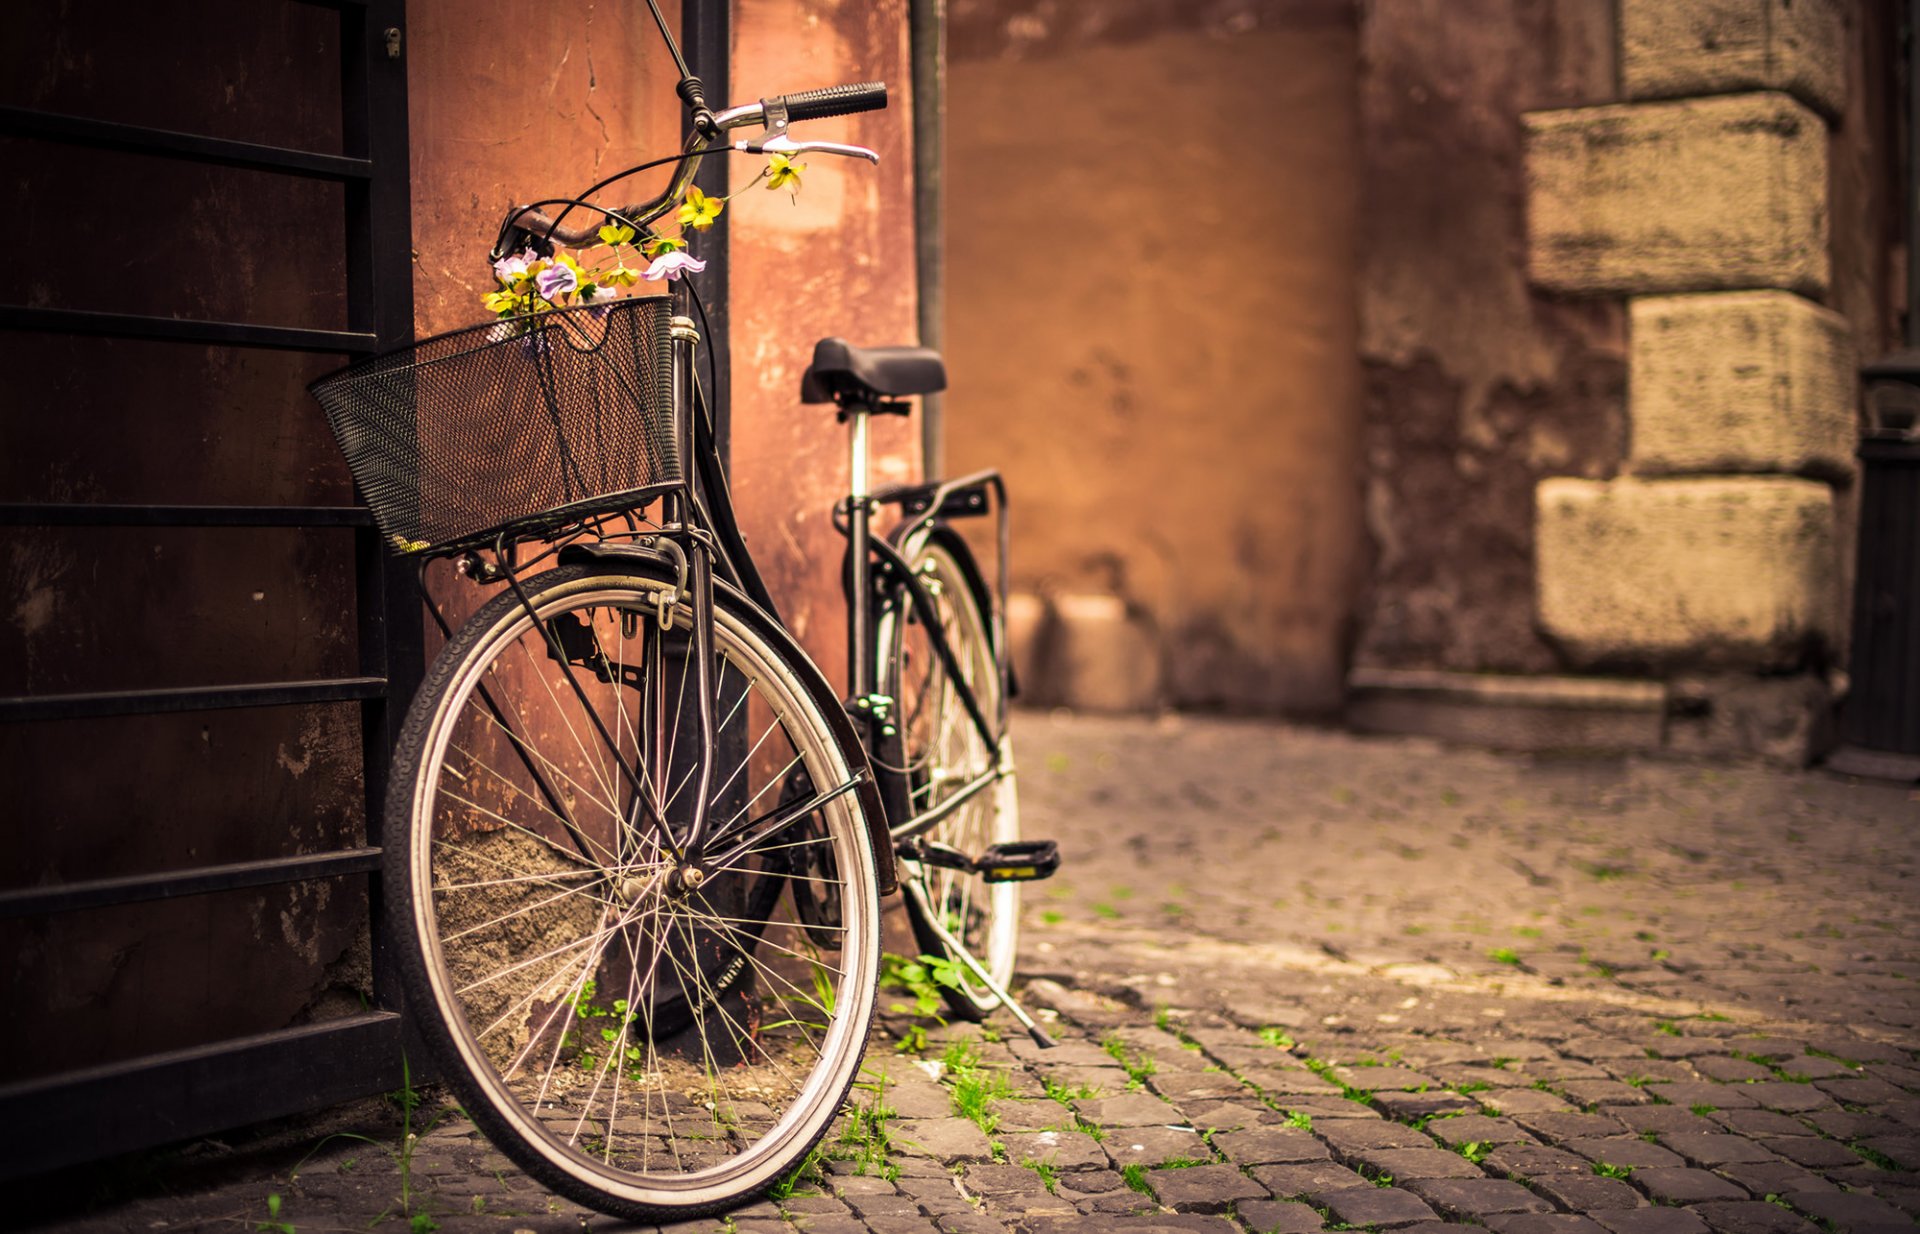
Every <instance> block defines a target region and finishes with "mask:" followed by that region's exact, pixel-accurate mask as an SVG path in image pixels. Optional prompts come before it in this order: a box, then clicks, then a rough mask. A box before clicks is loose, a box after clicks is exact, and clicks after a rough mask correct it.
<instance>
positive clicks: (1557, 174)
mask: <svg viewBox="0 0 1920 1234" xmlns="http://www.w3.org/2000/svg"><path fill="white" fill-rule="evenodd" d="M1525 123H1526V130H1527V131H1526V159H1527V189H1528V216H1529V223H1528V235H1529V239H1530V245H1531V253H1530V261H1531V268H1532V274H1533V278H1534V280H1535V281H1536V282H1538V283H1540V284H1542V285H1543V286H1546V287H1549V288H1552V289H1554V290H1556V291H1563V292H1569V293H1573V294H1583V295H1606V294H1620V293H1624V294H1628V295H1650V294H1657V293H1662V292H1680V291H1730V290H1735V289H1741V288H1759V287H1773V288H1782V289H1785V290H1789V291H1798V292H1801V293H1803V294H1807V295H1816V296H1817V295H1819V294H1821V293H1822V292H1824V291H1825V290H1826V287H1827V281H1828V278H1829V276H1830V271H1831V267H1830V262H1829V259H1828V254H1827V128H1826V125H1825V123H1824V122H1822V120H1821V119H1820V117H1819V116H1817V115H1815V114H1814V113H1813V112H1811V111H1809V110H1808V109H1807V108H1806V107H1805V106H1804V105H1803V104H1801V103H1798V102H1795V101H1794V100H1793V99H1792V98H1790V97H1788V96H1787V95H1784V94H1777V93H1772V92H1767V93H1759V94H1740V95H1729V96H1726V97H1724V98H1708V99H1690V100H1687V101H1685V102H1675V103H1623V104H1615V105H1611V106H1605V107H1583V108H1578V109H1574V110H1569V111H1549V112H1535V113H1533V114H1531V115H1528V116H1527V117H1525Z"/></svg>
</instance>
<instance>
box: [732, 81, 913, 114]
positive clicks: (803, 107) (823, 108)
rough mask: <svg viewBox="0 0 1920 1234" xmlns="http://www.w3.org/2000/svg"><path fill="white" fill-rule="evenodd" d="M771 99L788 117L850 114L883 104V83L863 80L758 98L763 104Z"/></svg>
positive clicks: (885, 85) (881, 107) (885, 101)
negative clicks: (785, 111)
mask: <svg viewBox="0 0 1920 1234" xmlns="http://www.w3.org/2000/svg"><path fill="white" fill-rule="evenodd" d="M775 101H778V102H780V103H783V104H785V106H786V109H787V118H788V119H789V120H819V119H822V118H823V117H826V116H847V115H852V114H853V113H854V112H856V111H879V110H881V109H883V108H884V107H886V105H887V83H886V82H884V81H864V82H861V83H859V84H858V85H851V86H828V87H826V88H825V89H824V90H803V91H801V92H800V93H799V94H783V95H780V96H778V99H777V100H775V99H762V100H760V102H761V105H762V106H763V107H764V106H766V105H767V104H768V103H771V102H775Z"/></svg>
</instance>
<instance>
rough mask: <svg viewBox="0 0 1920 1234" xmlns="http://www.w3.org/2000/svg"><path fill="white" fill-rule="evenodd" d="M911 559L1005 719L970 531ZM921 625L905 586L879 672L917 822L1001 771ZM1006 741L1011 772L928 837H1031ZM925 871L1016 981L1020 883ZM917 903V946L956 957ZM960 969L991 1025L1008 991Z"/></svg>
mask: <svg viewBox="0 0 1920 1234" xmlns="http://www.w3.org/2000/svg"><path fill="white" fill-rule="evenodd" d="M908 560H909V564H910V565H911V566H912V568H913V570H914V572H915V573H916V574H917V575H918V576H919V577H920V579H921V580H922V582H923V584H924V585H925V586H926V588H927V591H928V593H929V594H930V596H931V598H932V599H933V602H934V607H935V608H936V610H937V611H938V612H939V614H940V620H941V626H942V628H943V629H944V630H945V631H946V637H947V644H948V646H949V647H950V648H951V649H952V651H953V656H954V660H955V662H956V663H957V664H958V665H959V667H960V670H961V672H962V674H963V676H964V677H965V679H966V680H967V681H968V682H969V684H971V685H972V687H973V690H974V694H975V700H976V701H977V702H978V703H979V706H980V711H981V713H982V714H983V715H984V716H985V717H986V718H987V720H988V722H989V724H992V725H998V724H999V717H1000V715H1001V707H1000V682H1001V678H1000V670H999V661H998V659H997V657H996V654H995V649H994V646H993V640H992V637H991V635H990V634H989V632H988V630H987V624H986V618H985V615H984V614H983V613H982V611H981V603H980V600H979V597H980V596H981V595H983V594H984V590H983V589H982V588H981V587H980V585H979V578H978V572H977V571H976V570H975V568H974V566H973V559H972V556H971V554H969V553H968V551H967V548H966V545H965V543H964V542H962V541H961V540H960V539H959V537H958V536H956V535H955V534H954V533H953V532H951V531H949V530H948V529H946V528H944V527H938V528H935V529H934V531H933V533H932V534H931V535H929V536H928V537H927V538H926V539H925V540H924V541H923V542H922V543H921V544H920V545H919V547H918V548H917V549H915V550H914V552H913V555H912V556H911V557H910V558H909V559H908ZM919 621H920V618H919V615H918V613H916V612H914V611H913V609H912V607H911V605H910V603H909V601H908V598H907V595H906V593H905V591H904V589H902V590H898V591H896V592H895V594H894V595H893V596H892V597H891V601H890V603H888V604H886V605H884V606H883V607H882V609H881V616H880V624H879V630H878V637H876V639H875V646H876V647H878V648H879V649H880V658H881V662H880V669H879V672H878V673H877V674H876V678H875V679H876V680H878V681H881V682H883V683H885V685H884V687H883V690H882V692H883V693H885V694H886V695H888V696H889V697H890V698H892V699H893V700H894V703H893V706H894V709H895V710H894V714H895V716H896V718H897V719H896V722H897V723H898V725H899V727H900V730H901V739H902V740H901V746H902V748H903V750H904V753H905V763H904V767H903V770H904V771H905V773H906V778H907V793H908V814H909V816H910V817H911V816H917V815H919V814H922V813H924V812H926V811H927V810H929V809H931V808H933V807H934V806H937V805H939V804H940V803H941V802H942V801H944V800H945V799H946V798H947V797H949V796H951V795H952V794H953V793H954V792H955V791H956V790H957V789H959V788H960V787H962V786H964V785H966V784H968V783H970V782H971V781H973V780H975V779H977V778H978V777H979V776H980V775H982V774H984V773H985V772H986V771H988V770H989V769H991V767H992V766H993V754H992V752H991V751H990V750H989V749H988V748H987V743H986V742H985V741H984V740H983V739H982V737H981V735H980V733H979V731H978V729H977V728H976V727H975V726H974V724H973V721H972V718H971V717H970V716H969V715H968V713H967V711H966V709H965V707H964V706H962V704H961V703H960V700H959V697H958V695H957V694H955V692H954V689H953V686H952V683H951V681H950V680H949V678H948V676H947V672H946V669H945V666H944V665H943V664H942V663H941V662H940V660H939V658H938V657H937V656H936V655H935V654H934V653H933V651H932V646H931V644H930V643H929V642H927V641H926V639H925V637H924V636H923V635H918V634H916V629H917V627H918V626H919ZM995 736H996V737H997V738H998V739H999V741H1000V742H1001V744H1002V745H1003V746H1008V747H1009V748H1008V750H1007V757H1006V759H1005V765H1006V768H1007V771H1006V774H1004V775H1003V776H1001V777H1000V778H999V779H998V780H997V781H996V782H995V783H994V785H993V786H991V787H989V788H987V789H985V790H983V791H982V792H980V793H979V794H977V795H976V796H975V797H974V798H973V799H972V800H970V801H969V802H968V803H967V804H965V805H962V806H961V807H959V808H958V809H957V810H955V811H954V812H953V813H952V814H950V815H948V816H947V817H946V818H945V819H943V820H941V821H940V822H939V823H937V824H935V826H934V827H932V828H931V829H930V830H928V831H927V832H926V833H925V834H924V837H923V838H925V839H928V840H931V841H934V842H936V843H940V844H944V845H947V846H948V847H950V848H954V849H957V850H959V851H960V852H962V853H964V854H966V855H967V856H969V857H978V856H979V855H980V854H981V853H982V852H984V851H985V850H986V848H987V846H988V845H990V844H1000V843H1006V842H1009V841H1013V840H1018V839H1019V838H1020V811H1019V798H1018V795H1017V792H1016V788H1015V782H1014V775H1013V770H1012V767H1013V760H1012V757H1011V749H1010V742H1011V737H1010V736H1009V735H1007V734H1006V733H1004V732H1000V731H998V730H997V729H996V730H995ZM917 875H918V877H920V878H921V879H922V881H923V882H924V884H925V886H926V891H927V899H928V903H929V905H930V906H931V907H932V909H933V911H935V912H937V913H940V914H942V917H943V924H945V925H946V927H947V928H948V930H949V931H950V932H952V933H954V934H956V935H957V936H958V937H959V939H960V941H961V942H963V943H965V944H966V945H967V947H968V949H969V950H971V951H972V952H973V953H974V956H975V957H976V958H978V959H979V960H980V961H981V963H982V964H983V965H984V966H985V968H986V970H987V971H988V972H989V973H991V974H992V975H993V979H994V980H995V981H996V982H998V983H999V984H1000V985H1001V987H1002V988H1005V986H1006V984H1007V982H1009V981H1011V980H1012V979H1013V969H1014V958H1015V952H1016V950H1017V949H1018V946H1019V929H1020V888H1019V884H1017V883H988V882H986V881H985V879H983V878H982V877H981V876H980V875H978V874H971V873H966V872H963V871H959V870H952V869H947V868H945V867H942V866H936V865H931V864H926V865H922V866H921V867H920V868H919V870H918V871H917ZM906 903H907V913H908V918H909V920H910V921H911V922H912V925H913V932H914V941H915V942H916V943H918V944H919V946H920V949H921V951H922V953H923V954H927V955H933V956H939V957H946V958H952V957H951V956H949V954H948V950H947V947H946V944H945V943H944V941H943V940H942V939H941V938H940V936H939V935H938V934H937V933H936V932H935V931H934V930H933V929H932V927H931V925H930V924H929V922H928V921H927V918H926V916H925V915H924V914H923V913H922V911H921V910H920V907H919V905H918V903H917V902H916V901H915V900H914V899H913V897H912V896H908V897H907V898H906ZM956 975H957V976H958V978H959V984H958V985H957V986H948V985H943V986H942V988H941V992H942V994H943V995H944V996H945V1000H946V1003H947V1006H948V1009H949V1010H950V1011H952V1012H953V1014H955V1015H956V1016H958V1017H960V1018H962V1019H967V1020H979V1019H983V1018H985V1017H986V1016H987V1015H989V1014H990V1013H992V1012H993V1010H994V1009H995V1008H997V1007H998V1006H999V1005H1000V999H999V996H998V995H995V994H993V993H992V992H991V991H989V990H988V989H986V987H985V986H984V985H982V984H981V983H980V981H979V980H978V978H976V977H974V976H973V975H972V973H970V972H969V971H968V970H967V969H966V967H965V966H964V965H962V966H960V968H959V969H958V970H957V973H956Z"/></svg>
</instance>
